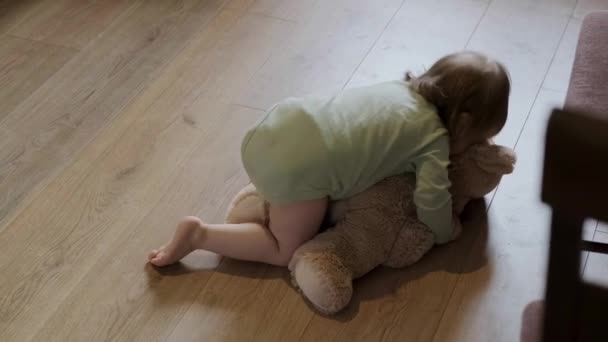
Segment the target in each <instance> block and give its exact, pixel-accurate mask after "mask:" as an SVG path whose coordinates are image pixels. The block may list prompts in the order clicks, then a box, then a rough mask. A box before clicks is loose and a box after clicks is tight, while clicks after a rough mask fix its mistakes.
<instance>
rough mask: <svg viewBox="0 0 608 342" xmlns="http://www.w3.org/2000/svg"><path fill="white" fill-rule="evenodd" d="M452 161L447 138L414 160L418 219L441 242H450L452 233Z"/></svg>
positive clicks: (434, 144)
mask: <svg viewBox="0 0 608 342" xmlns="http://www.w3.org/2000/svg"><path fill="white" fill-rule="evenodd" d="M449 163H450V160H449V143H448V138H447V137H446V138H441V139H438V140H437V141H435V142H434V143H432V144H430V145H429V146H428V147H427V148H425V150H424V151H422V152H421V153H420V155H419V156H418V157H417V158H416V159H415V161H414V164H415V168H416V189H415V190H414V204H415V205H416V211H417V214H418V219H419V220H420V221H422V223H424V224H426V225H427V226H428V227H429V228H430V229H431V230H432V231H433V233H434V234H435V242H436V243H438V244H443V243H446V242H448V241H450V238H451V236H452V197H451V195H450V192H449V189H450V185H451V183H450V179H449V177H448V165H449Z"/></svg>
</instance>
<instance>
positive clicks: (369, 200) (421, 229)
mask: <svg viewBox="0 0 608 342" xmlns="http://www.w3.org/2000/svg"><path fill="white" fill-rule="evenodd" d="M514 164H515V154H514V152H513V151H512V150H511V149H509V148H507V147H502V146H498V145H492V144H490V143H487V144H481V145H475V146H472V147H470V148H469V149H468V150H467V151H465V152H464V153H463V154H461V155H459V156H457V157H455V158H454V160H452V165H451V167H450V179H451V181H452V188H451V192H452V197H453V201H454V208H455V210H456V211H457V213H460V212H462V210H463V209H464V207H465V205H466V203H468V202H469V201H470V200H471V199H474V198H482V197H483V196H484V195H486V194H487V193H489V192H490V191H492V190H493V189H494V188H495V187H496V186H497V185H498V183H499V182H500V179H501V177H502V176H503V175H504V174H508V173H511V172H512V171H513V166H514ZM414 186H415V178H414V177H413V175H411V174H406V175H400V176H394V177H389V178H387V179H385V180H383V181H381V182H380V183H378V184H376V185H375V186H373V187H371V188H370V189H368V190H366V191H364V192H362V193H360V194H357V195H355V196H353V197H352V198H349V199H346V200H343V201H337V202H333V203H332V204H331V206H330V209H329V212H328V223H329V225H330V228H329V229H327V230H326V231H324V232H322V233H320V234H318V235H317V236H316V237H315V238H313V239H312V240H310V241H308V242H307V243H305V244H303V245H302V246H301V247H300V248H299V249H298V250H297V251H296V252H295V254H294V256H293V257H292V260H291V262H290V264H289V269H290V270H291V272H292V276H293V282H294V285H296V286H297V287H299V288H300V290H301V291H302V293H303V294H304V296H305V297H306V298H307V299H308V300H309V301H310V302H311V303H312V304H313V305H314V307H315V308H317V309H318V310H319V311H321V312H323V313H327V314H332V313H336V312H338V311H340V310H342V309H343V308H344V307H345V306H346V305H348V303H349V302H350V298H351V296H352V292H353V288H352V280H353V279H356V278H359V277H361V276H363V275H365V274H366V273H368V272H369V271H371V270H372V269H374V268H375V267H377V266H379V265H385V266H388V267H405V266H409V265H411V264H413V263H415V262H417V261H418V260H420V258H422V256H424V254H426V253H427V252H428V251H429V250H430V249H431V248H432V247H433V245H434V236H433V233H432V232H431V230H430V229H429V228H428V227H426V226H425V225H424V224H422V223H421V222H420V221H418V220H417V218H416V208H415V205H414V203H413V199H412V198H413V197H412V196H413V191H414ZM226 222H228V223H241V222H259V223H262V224H266V223H267V222H268V203H267V202H266V201H264V199H263V198H262V197H261V196H260V195H259V194H258V193H257V192H256V190H255V187H254V186H253V185H251V184H250V185H247V186H246V187H245V188H244V189H243V190H242V191H241V192H239V193H238V194H237V195H236V196H235V198H234V200H233V202H232V204H231V206H230V208H229V210H228V214H227V216H226ZM457 233H458V232H457ZM455 237H456V236H455Z"/></svg>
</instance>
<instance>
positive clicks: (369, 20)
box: [238, 0, 402, 109]
mask: <svg viewBox="0 0 608 342" xmlns="http://www.w3.org/2000/svg"><path fill="white" fill-rule="evenodd" d="M401 3H402V0H381V1H375V2H369V1H361V0H359V1H346V0H340V1H319V2H317V3H316V5H315V6H313V7H312V8H309V9H306V10H305V11H304V10H303V13H302V17H303V18H306V20H305V21H302V22H301V23H298V26H297V27H296V29H295V30H294V33H293V35H292V37H291V40H290V42H289V43H288V44H287V45H286V46H285V47H284V48H283V49H282V50H281V51H280V52H279V53H277V54H275V55H273V56H272V57H271V58H270V59H269V60H268V62H267V63H266V64H265V65H264V66H263V67H262V68H261V69H260V71H259V72H258V73H257V74H256V75H255V76H254V77H253V78H252V79H251V80H250V82H249V87H248V89H247V90H246V91H244V92H243V94H242V95H241V96H240V97H239V100H238V103H240V104H243V105H247V106H251V107H254V108H260V109H266V108H268V107H270V106H271V105H272V103H274V102H276V101H278V100H280V99H282V98H285V97H288V96H299V95H303V94H307V93H311V92H327V91H329V92H331V91H335V90H339V89H341V88H343V87H344V85H345V84H346V82H347V81H348V79H349V78H350V77H351V75H352V74H353V72H354V71H355V69H356V67H357V66H358V65H359V63H360V62H361V61H362V60H363V58H364V57H365V55H366V54H367V52H368V51H369V49H371V47H372V45H373V44H374V42H375V41H376V39H377V38H378V37H379V36H380V34H381V33H382V31H383V30H384V28H385V26H386V25H387V24H388V22H389V20H390V19H391V17H392V16H393V15H394V14H395V12H396V11H397V9H398V8H399V7H400V5H401Z"/></svg>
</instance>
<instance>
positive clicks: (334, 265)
mask: <svg viewBox="0 0 608 342" xmlns="http://www.w3.org/2000/svg"><path fill="white" fill-rule="evenodd" d="M290 269H291V270H292V277H293V278H292V279H293V281H294V282H295V284H296V286H297V287H298V288H299V289H300V291H301V292H302V294H303V295H304V297H306V299H308V301H309V302H310V303H311V304H312V305H313V306H314V307H315V308H316V309H317V310H319V311H320V312H322V313H324V314H334V313H337V312H338V311H340V310H342V309H343V308H345V307H346V306H347V305H348V303H349V302H350V299H351V297H352V294H353V287H352V276H351V274H350V272H348V270H347V269H346V268H345V267H343V266H342V265H341V263H339V262H338V261H337V260H335V259H334V258H332V256H331V255H322V254H321V255H303V256H300V257H299V258H298V261H297V263H295V264H292V265H291V267H290Z"/></svg>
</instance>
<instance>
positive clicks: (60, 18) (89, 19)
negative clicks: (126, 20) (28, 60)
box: [10, 0, 139, 49]
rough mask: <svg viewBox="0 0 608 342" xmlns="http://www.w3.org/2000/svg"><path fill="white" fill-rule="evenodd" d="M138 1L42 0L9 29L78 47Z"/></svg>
mask: <svg viewBox="0 0 608 342" xmlns="http://www.w3.org/2000/svg"><path fill="white" fill-rule="evenodd" d="M138 1H139V0H96V1H76V0H58V1H45V2H43V3H41V5H39V6H36V7H35V8H34V9H33V10H32V11H30V14H29V15H28V16H27V17H26V18H25V19H24V20H23V21H21V22H20V23H19V24H18V25H16V26H15V27H14V28H13V29H12V30H11V31H10V32H11V34H13V35H16V36H18V37H22V38H26V39H31V40H35V41H43V42H46V43H50V44H56V45H60V46H66V47H70V48H74V49H82V48H83V47H84V46H85V45H87V44H88V43H89V42H90V41H91V40H93V39H95V38H96V37H97V36H98V35H100V34H101V33H102V32H103V31H104V30H105V29H106V28H107V27H108V26H109V25H110V24H111V23H112V22H113V21H114V20H116V19H117V18H118V17H119V16H120V15H123V14H125V13H127V12H128V11H129V10H130V8H131V7H133V5H134V4H136V3H137V2H138Z"/></svg>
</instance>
